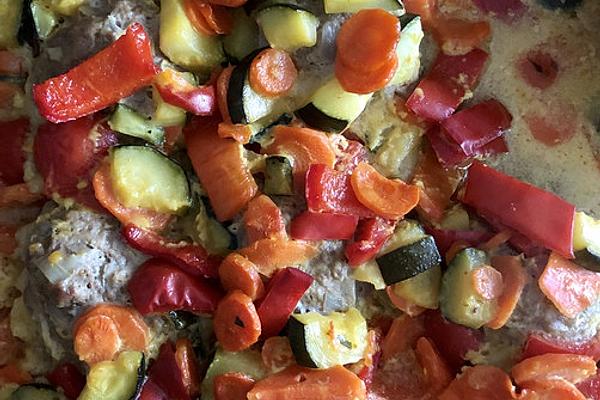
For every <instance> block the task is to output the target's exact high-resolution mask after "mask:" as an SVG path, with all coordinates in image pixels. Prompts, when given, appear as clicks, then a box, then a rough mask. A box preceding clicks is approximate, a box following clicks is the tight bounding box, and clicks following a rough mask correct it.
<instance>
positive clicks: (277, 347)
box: [260, 336, 296, 373]
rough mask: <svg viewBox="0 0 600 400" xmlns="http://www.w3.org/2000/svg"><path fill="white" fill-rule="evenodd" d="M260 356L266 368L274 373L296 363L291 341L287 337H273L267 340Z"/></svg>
mask: <svg viewBox="0 0 600 400" xmlns="http://www.w3.org/2000/svg"><path fill="white" fill-rule="evenodd" d="M260 356H261V358H262V360H263V363H264V364H265V366H266V367H267V368H268V369H269V370H270V371H271V372H273V373H276V372H279V371H281V370H284V369H285V368H287V367H289V366H290V365H294V364H295V363H296V359H295V357H294V353H293V352H292V346H291V345H290V341H289V339H288V338H287V337H285V336H271V337H270V338H268V339H267V340H265V343H264V344H263V347H262V350H261V352H260Z"/></svg>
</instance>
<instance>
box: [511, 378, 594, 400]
mask: <svg viewBox="0 0 600 400" xmlns="http://www.w3.org/2000/svg"><path fill="white" fill-rule="evenodd" d="M519 399H520V400H587V397H585V396H584V395H583V393H581V392H580V391H579V389H577V387H576V386H575V385H573V384H572V383H571V382H568V381H566V380H564V379H548V380H542V381H532V382H527V383H526V384H525V385H523V390H522V391H521V396H520V397H519Z"/></svg>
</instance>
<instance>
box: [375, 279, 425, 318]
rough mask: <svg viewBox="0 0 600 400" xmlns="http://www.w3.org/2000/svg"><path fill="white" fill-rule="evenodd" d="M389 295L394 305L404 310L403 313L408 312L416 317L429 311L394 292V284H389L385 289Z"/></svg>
mask: <svg viewBox="0 0 600 400" xmlns="http://www.w3.org/2000/svg"><path fill="white" fill-rule="evenodd" d="M385 291H386V293H387V295H388V297H389V298H390V302H391V303H392V304H393V305H394V307H396V308H397V309H398V310H400V311H402V312H403V313H405V314H407V315H408V316H410V317H416V316H419V315H421V314H423V313H424V312H425V311H427V310H426V309H425V308H423V307H420V306H418V305H416V304H414V303H411V302H410V301H408V300H406V299H405V298H403V297H400V296H398V295H397V294H396V293H395V292H394V286H393V285H392V286H388V287H387V288H386V289H385Z"/></svg>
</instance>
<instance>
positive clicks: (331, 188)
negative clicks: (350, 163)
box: [305, 164, 375, 218]
mask: <svg viewBox="0 0 600 400" xmlns="http://www.w3.org/2000/svg"><path fill="white" fill-rule="evenodd" d="M350 177H351V175H349V174H348V173H346V172H339V171H335V170H333V169H331V168H329V167H328V166H326V165H324V164H313V165H311V166H310V168H309V169H308V172H307V173H306V188H305V192H306V203H307V205H308V209H309V210H310V211H312V212H325V213H337V214H348V215H356V216H358V217H359V218H371V217H375V214H374V213H373V211H371V210H369V209H368V208H367V207H365V206H363V205H362V203H361V202H359V201H358V199H357V198H356V195H355V194H354V190H353V189H352V184H351V182H350Z"/></svg>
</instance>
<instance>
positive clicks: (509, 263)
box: [487, 256, 527, 329]
mask: <svg viewBox="0 0 600 400" xmlns="http://www.w3.org/2000/svg"><path fill="white" fill-rule="evenodd" d="M492 265H493V266H494V268H496V269H497V270H498V271H500V273H501V274H502V280H503V282H504V289H503V291H502V294H501V295H500V297H499V298H498V307H497V311H496V315H495V316H494V318H493V319H492V320H491V321H490V322H488V323H487V326H488V328H492V329H500V328H502V327H503V326H504V325H505V324H506V322H507V321H508V319H509V318H510V316H511V315H512V313H513V311H514V310H515V308H516V307H517V303H518V302H519V298H520V297H521V293H522V292H523V289H524V288H525V285H526V284H527V274H526V273H525V269H524V268H523V264H522V263H521V259H520V258H519V257H513V256H497V257H494V258H492Z"/></svg>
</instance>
